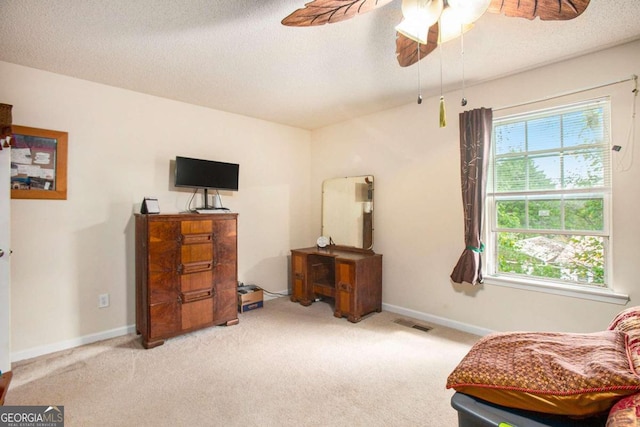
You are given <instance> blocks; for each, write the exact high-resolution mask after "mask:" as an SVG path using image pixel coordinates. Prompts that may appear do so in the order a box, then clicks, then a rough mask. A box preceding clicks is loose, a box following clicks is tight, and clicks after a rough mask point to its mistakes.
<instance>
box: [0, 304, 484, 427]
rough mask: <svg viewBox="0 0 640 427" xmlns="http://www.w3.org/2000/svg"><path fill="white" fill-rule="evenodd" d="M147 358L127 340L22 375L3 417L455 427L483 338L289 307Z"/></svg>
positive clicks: (52, 359)
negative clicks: (460, 394) (46, 412)
mask: <svg viewBox="0 0 640 427" xmlns="http://www.w3.org/2000/svg"><path fill="white" fill-rule="evenodd" d="M239 316H240V323H239V324H238V325H236V326H230V327H214V328H208V329H205V330H202V331H198V332H195V333H192V334H188V335H185V336H181V337H177V338H173V339H170V340H167V341H166V342H165V344H164V345H163V346H160V347H157V348H154V349H151V350H144V349H143V348H142V346H141V344H140V338H139V337H137V336H136V335H133V334H132V335H127V336H124V337H119V338H115V339H111V340H107V341H103V342H99V343H95V344H91V345H87V346H83V347H79V348H76V349H72V350H68V351H63V352H59V353H55V354H51V355H46V356H42V357H38V358H35V359H31V360H27V361H22V362H18V363H16V364H14V367H13V374H14V377H13V381H12V383H11V388H10V389H9V394H8V396H7V398H6V402H5V404H6V405H64V408H65V425H66V426H67V427H69V426H368V427H371V426H438V427H447V426H456V425H457V415H456V412H455V410H454V409H452V408H451V406H450V404H449V400H450V398H451V396H452V394H453V392H452V391H451V390H446V389H445V382H446V378H447V375H448V374H449V373H450V372H451V371H452V370H453V368H454V367H455V366H456V365H457V363H458V362H459V361H460V359H461V358H462V357H463V356H464V355H465V354H466V352H467V351H468V349H469V348H470V347H471V345H472V344H473V343H474V342H475V341H476V340H477V339H478V337H477V336H474V335H470V334H466V333H462V332H459V331H455V330H451V329H447V328H444V327H440V326H435V327H434V329H433V330H431V331H429V332H423V331H421V330H417V329H412V328H409V327H407V326H403V325H400V324H398V323H396V322H395V320H396V319H399V318H402V316H399V315H397V314H394V313H390V312H382V313H376V314H373V315H370V316H367V317H366V318H365V319H363V320H362V321H361V322H360V323H356V324H353V323H350V322H348V321H347V320H346V319H337V318H335V317H333V313H332V306H331V305H330V304H329V303H327V302H316V303H314V304H313V305H311V306H310V307H303V306H301V305H299V304H294V303H292V302H290V301H289V299H288V298H278V299H275V300H271V301H267V302H265V306H264V308H262V309H258V310H254V311H250V312H247V313H244V314H240V315H239Z"/></svg>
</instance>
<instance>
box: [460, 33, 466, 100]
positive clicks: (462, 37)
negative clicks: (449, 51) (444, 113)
mask: <svg viewBox="0 0 640 427" xmlns="http://www.w3.org/2000/svg"><path fill="white" fill-rule="evenodd" d="M460 57H461V58H462V100H461V101H460V105H462V106H463V107H464V106H465V105H467V98H466V97H465V95H464V90H465V79H464V28H463V26H462V25H460Z"/></svg>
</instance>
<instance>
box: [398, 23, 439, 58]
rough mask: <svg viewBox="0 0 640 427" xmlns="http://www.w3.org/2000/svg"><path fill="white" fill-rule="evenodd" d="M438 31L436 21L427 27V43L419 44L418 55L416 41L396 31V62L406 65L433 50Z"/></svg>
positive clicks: (436, 42)
mask: <svg viewBox="0 0 640 427" xmlns="http://www.w3.org/2000/svg"><path fill="white" fill-rule="evenodd" d="M438 31H439V30H438V23H437V22H436V23H435V24H433V25H432V26H431V27H429V34H428V35H427V44H420V56H418V42H417V41H415V40H412V39H410V38H409V37H407V36H404V35H402V34H400V33H396V36H397V37H396V55H398V64H400V66H401V67H408V66H409V65H413V64H415V63H416V62H418V60H420V59H422V58H424V57H425V56H427V55H428V54H430V53H431V52H433V50H434V49H435V48H436V47H438Z"/></svg>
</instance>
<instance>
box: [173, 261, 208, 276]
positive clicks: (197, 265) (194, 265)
mask: <svg viewBox="0 0 640 427" xmlns="http://www.w3.org/2000/svg"><path fill="white" fill-rule="evenodd" d="M212 268H213V261H200V262H190V263H188V264H180V265H179V266H178V273H179V274H191V273H199V272H201V271H209V270H211V269H212Z"/></svg>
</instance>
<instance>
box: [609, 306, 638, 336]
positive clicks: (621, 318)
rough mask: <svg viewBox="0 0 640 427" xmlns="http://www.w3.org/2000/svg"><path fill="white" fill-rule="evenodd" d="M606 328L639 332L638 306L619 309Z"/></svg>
mask: <svg viewBox="0 0 640 427" xmlns="http://www.w3.org/2000/svg"><path fill="white" fill-rule="evenodd" d="M607 329H609V330H614V329H616V330H618V331H622V332H627V333H630V332H637V333H640V307H630V308H627V309H626V310H623V311H621V312H620V313H619V314H618V315H617V316H616V317H614V319H613V320H612V321H611V323H610V324H609V327H608V328H607Z"/></svg>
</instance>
